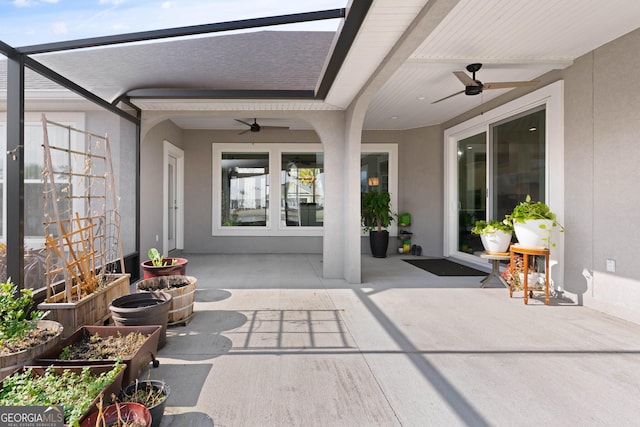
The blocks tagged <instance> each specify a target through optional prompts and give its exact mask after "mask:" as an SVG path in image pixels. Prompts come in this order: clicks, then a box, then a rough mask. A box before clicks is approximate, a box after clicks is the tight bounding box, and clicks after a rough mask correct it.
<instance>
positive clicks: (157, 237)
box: [156, 234, 160, 242]
mask: <svg viewBox="0 0 640 427" xmlns="http://www.w3.org/2000/svg"><path fill="white" fill-rule="evenodd" d="M158 240H160V236H158V235H157V234H156V242H157V241H158Z"/></svg>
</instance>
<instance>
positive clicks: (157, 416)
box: [118, 380, 171, 427]
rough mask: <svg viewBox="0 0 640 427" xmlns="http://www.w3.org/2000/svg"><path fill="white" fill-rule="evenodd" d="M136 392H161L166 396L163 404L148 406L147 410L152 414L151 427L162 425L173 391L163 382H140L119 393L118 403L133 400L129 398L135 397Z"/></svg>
mask: <svg viewBox="0 0 640 427" xmlns="http://www.w3.org/2000/svg"><path fill="white" fill-rule="evenodd" d="M136 390H156V391H158V390H159V391H162V394H164V399H163V400H162V402H160V403H158V404H156V405H153V406H147V409H148V410H149V412H150V413H151V427H158V426H159V425H160V422H161V421H162V416H163V415H164V408H165V406H167V399H168V398H169V394H171V389H170V388H169V386H168V385H167V384H165V383H164V382H163V381H158V380H144V381H138V382H137V383H131V384H129V385H128V386H126V387H125V388H123V389H122V390H121V391H120V393H118V401H120V402H125V401H130V400H131V399H130V397H128V396H133V395H134V394H135V393H136Z"/></svg>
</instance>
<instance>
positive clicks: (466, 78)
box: [453, 71, 478, 86]
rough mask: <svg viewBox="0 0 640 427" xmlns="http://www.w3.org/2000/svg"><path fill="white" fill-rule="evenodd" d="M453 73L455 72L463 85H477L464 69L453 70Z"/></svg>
mask: <svg viewBox="0 0 640 427" xmlns="http://www.w3.org/2000/svg"><path fill="white" fill-rule="evenodd" d="M453 74H455V75H456V77H457V78H458V80H460V81H461V82H462V84H463V85H465V86H478V83H477V82H476V81H475V80H473V79H472V78H471V77H469V75H468V74H467V73H465V72H464V71H454V72H453Z"/></svg>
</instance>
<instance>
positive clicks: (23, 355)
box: [0, 320, 63, 380]
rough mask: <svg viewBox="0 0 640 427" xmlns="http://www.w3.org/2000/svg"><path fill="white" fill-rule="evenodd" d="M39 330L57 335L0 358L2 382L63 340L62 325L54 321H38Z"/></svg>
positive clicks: (0, 377)
mask: <svg viewBox="0 0 640 427" xmlns="http://www.w3.org/2000/svg"><path fill="white" fill-rule="evenodd" d="M37 325H38V326H37V327H38V329H48V330H50V331H52V332H54V333H55V335H54V336H53V337H51V338H49V340H48V341H44V342H42V343H40V344H38V345H36V346H34V347H30V348H27V349H25V350H22V351H18V352H15V353H9V354H5V355H2V356H0V380H1V379H3V378H4V377H6V376H7V375H9V374H10V373H11V372H12V371H15V370H16V369H18V368H20V367H21V366H22V365H24V364H25V363H27V362H29V361H31V360H33V359H35V358H37V357H39V356H40V355H41V354H44V353H46V352H47V351H49V350H50V349H52V348H53V347H55V346H56V344H58V342H59V341H60V339H61V338H62V329H63V328H62V325H61V324H60V323H58V322H54V321H52V320H38V322H37Z"/></svg>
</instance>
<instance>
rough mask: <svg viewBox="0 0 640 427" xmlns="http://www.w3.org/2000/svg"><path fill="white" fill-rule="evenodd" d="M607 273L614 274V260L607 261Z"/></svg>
mask: <svg viewBox="0 0 640 427" xmlns="http://www.w3.org/2000/svg"><path fill="white" fill-rule="evenodd" d="M607 271H608V272H610V273H615V272H616V260H615V259H607Z"/></svg>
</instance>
